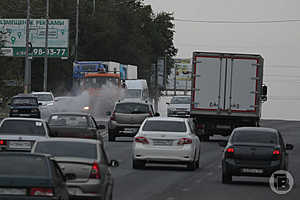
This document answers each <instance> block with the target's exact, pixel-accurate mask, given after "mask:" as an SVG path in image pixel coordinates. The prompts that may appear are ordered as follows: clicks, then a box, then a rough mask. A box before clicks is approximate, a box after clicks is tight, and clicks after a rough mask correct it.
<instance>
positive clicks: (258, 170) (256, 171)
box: [242, 168, 264, 174]
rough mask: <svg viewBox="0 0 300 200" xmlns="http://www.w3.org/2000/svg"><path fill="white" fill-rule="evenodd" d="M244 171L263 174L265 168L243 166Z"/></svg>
mask: <svg viewBox="0 0 300 200" xmlns="http://www.w3.org/2000/svg"><path fill="white" fill-rule="evenodd" d="M242 172H243V173H252V174H262V173H263V172H264V170H262V169H248V168H243V169H242Z"/></svg>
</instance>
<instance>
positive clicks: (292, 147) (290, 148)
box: [285, 144, 294, 150]
mask: <svg viewBox="0 0 300 200" xmlns="http://www.w3.org/2000/svg"><path fill="white" fill-rule="evenodd" d="M285 149H286V150H293V149H294V145H292V144H286V145H285Z"/></svg>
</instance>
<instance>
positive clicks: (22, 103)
mask: <svg viewBox="0 0 300 200" xmlns="http://www.w3.org/2000/svg"><path fill="white" fill-rule="evenodd" d="M9 105H10V110H9V117H30V118H41V112H40V109H39V103H38V99H37V97H35V96H33V95H31V94H18V95H17V96H14V97H12V99H11V102H10V103H9Z"/></svg>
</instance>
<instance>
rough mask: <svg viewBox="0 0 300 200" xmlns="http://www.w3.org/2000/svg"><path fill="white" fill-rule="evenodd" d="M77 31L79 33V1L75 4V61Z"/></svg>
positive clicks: (76, 55) (76, 56) (76, 54)
mask: <svg viewBox="0 0 300 200" xmlns="http://www.w3.org/2000/svg"><path fill="white" fill-rule="evenodd" d="M78 31H79V0H77V3H76V37H75V61H77V59H78Z"/></svg>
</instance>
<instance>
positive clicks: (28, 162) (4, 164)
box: [0, 154, 49, 177]
mask: <svg viewBox="0 0 300 200" xmlns="http://www.w3.org/2000/svg"><path fill="white" fill-rule="evenodd" d="M0 163H1V165H0V176H30V177H49V168H48V164H47V160H46V158H44V157H39V156H38V157H36V156H22V155H20V156H19V155H1V154H0Z"/></svg>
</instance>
